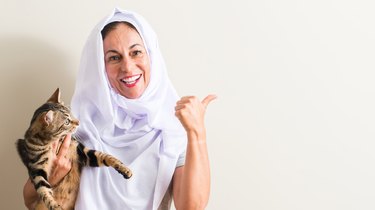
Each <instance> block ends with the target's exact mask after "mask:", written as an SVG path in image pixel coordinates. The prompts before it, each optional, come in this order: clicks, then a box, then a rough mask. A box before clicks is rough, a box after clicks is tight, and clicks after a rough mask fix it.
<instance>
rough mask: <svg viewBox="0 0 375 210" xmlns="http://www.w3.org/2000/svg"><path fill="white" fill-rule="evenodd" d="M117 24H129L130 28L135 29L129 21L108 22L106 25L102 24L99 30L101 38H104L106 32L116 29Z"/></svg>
mask: <svg viewBox="0 0 375 210" xmlns="http://www.w3.org/2000/svg"><path fill="white" fill-rule="evenodd" d="M119 24H125V25H127V26H129V27H130V28H132V29H134V30H135V31H137V29H136V28H135V27H134V26H133V25H132V24H131V23H129V22H125V21H116V22H112V23H108V24H107V25H106V26H104V28H103V30H102V31H101V33H102V39H103V40H104V38H105V37H106V36H107V35H108V33H109V32H111V31H113V30H114V29H116V28H117V26H118V25H119ZM137 32H138V31H137Z"/></svg>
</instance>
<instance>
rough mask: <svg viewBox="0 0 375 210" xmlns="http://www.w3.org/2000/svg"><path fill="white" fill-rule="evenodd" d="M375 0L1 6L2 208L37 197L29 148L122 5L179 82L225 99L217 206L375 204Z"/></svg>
mask: <svg viewBox="0 0 375 210" xmlns="http://www.w3.org/2000/svg"><path fill="white" fill-rule="evenodd" d="M373 2H374V1H371V0H355V1H354V0H352V1H349V0H314V1H312V0H310V1H303V0H302V1H301V0H284V1H278V0H265V1H255V0H248V1H245V0H241V1H240V0H232V1H214V0H207V1H198V0H192V1H171V0H160V1H145V0H137V1H114V0H112V1H99V0H80V1H72V0H69V1H50V0H37V1H25V0H24V1H23V0H14V1H7V2H4V1H3V2H2V5H1V7H0V70H1V79H0V92H1V109H0V112H1V113H0V117H1V120H0V123H1V126H0V129H1V137H2V138H1V141H0V160H1V173H0V174H1V179H0V180H1V187H0V203H1V209H24V207H23V199H22V187H23V185H24V183H25V181H26V177H27V173H26V169H25V167H24V166H23V165H22V164H21V161H20V159H19V157H18V155H17V153H16V149H15V141H16V140H17V139H18V138H22V137H23V134H24V131H25V130H26V128H27V127H28V123H29V121H30V119H31V115H32V113H33V111H34V110H35V109H36V108H37V107H38V106H39V105H40V104H42V103H43V102H44V101H45V100H46V99H47V98H48V97H49V96H50V94H52V92H53V91H54V90H55V89H56V87H60V88H61V90H62V97H63V100H64V101H65V102H66V103H70V99H71V96H72V94H73V90H74V84H75V77H76V73H77V69H78V65H79V59H80V54H81V50H82V48H83V45H84V42H85V40H86V38H87V36H88V34H89V33H90V31H91V29H92V28H93V27H94V25H96V23H97V22H98V21H99V20H101V19H102V18H103V17H104V16H106V15H108V14H109V13H110V12H111V11H112V10H113V8H114V7H115V6H119V7H121V8H123V9H128V10H133V11H137V12H138V13H140V14H141V15H143V16H144V17H145V18H146V19H147V20H148V21H149V22H150V23H151V25H152V26H153V27H154V29H155V31H156V33H157V34H158V37H159V42H160V46H161V49H162V52H163V55H164V58H165V60H166V63H167V67H168V72H169V75H170V78H171V80H172V82H173V83H174V85H175V87H176V89H177V90H178V92H179V94H180V95H181V96H182V95H197V96H199V97H200V98H203V97H204V96H206V95H207V94H209V93H215V94H217V95H218V97H219V98H218V99H217V100H216V101H214V102H212V104H210V105H209V108H208V111H207V115H206V127H207V135H208V144H209V154H210V160H211V168H212V193H211V198H210V203H209V206H208V208H207V209H209V210H228V209H235V210H237V209H244V210H247V209H256V210H301V209H303V210H317V209H319V210H333V209H337V210H349V209H353V210H354V209H355V210H358V209H360V210H366V209H375V202H374V198H375V169H374V163H375V152H374V149H375V141H374V139H375V129H374V128H375V111H374V110H375V83H374V79H375V71H374V70H375V68H374V67H375V62H374V56H375V38H374V37H375V27H374V20H375V13H374V10H375V3H373Z"/></svg>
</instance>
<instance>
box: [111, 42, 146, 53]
mask: <svg viewBox="0 0 375 210" xmlns="http://www.w3.org/2000/svg"><path fill="white" fill-rule="evenodd" d="M136 46H141V47H143V45H141V44H133V45H131V46H130V47H129V50H131V49H132V48H134V47H136ZM108 53H119V52H118V51H117V50H107V52H105V55H106V54H108Z"/></svg>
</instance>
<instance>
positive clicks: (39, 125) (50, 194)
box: [16, 89, 132, 210]
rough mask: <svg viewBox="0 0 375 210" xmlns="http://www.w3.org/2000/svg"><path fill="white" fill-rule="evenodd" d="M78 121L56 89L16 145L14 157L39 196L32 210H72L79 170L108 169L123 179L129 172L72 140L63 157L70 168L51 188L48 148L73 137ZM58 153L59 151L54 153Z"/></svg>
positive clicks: (50, 160) (105, 156)
mask: <svg viewBox="0 0 375 210" xmlns="http://www.w3.org/2000/svg"><path fill="white" fill-rule="evenodd" d="M78 124H79V121H78V120H77V119H74V117H73V116H72V114H71V113H70V110H69V108H68V107H66V106H64V105H63V103H62V102H61V101H60V91H59V89H57V90H56V91H55V92H54V94H53V95H52V96H51V97H50V98H49V99H48V101H47V102H46V103H45V104H43V105H42V106H41V107H39V108H38V109H37V110H36V111H35V113H34V115H33V117H32V119H31V123H30V127H29V128H28V129H27V131H26V133H25V137H24V139H19V140H18V141H17V143H16V144H17V149H18V153H19V155H20V157H21V159H22V161H23V163H24V164H25V166H26V167H27V169H28V173H29V176H30V179H31V181H32V183H33V184H34V187H35V189H36V191H37V193H38V195H39V200H38V203H37V205H36V207H35V209H36V210H40V209H46V207H47V208H48V209H49V210H62V209H64V210H70V209H74V203H75V201H76V197H77V193H78V187H79V179H80V173H81V170H82V167H83V166H91V167H99V166H111V167H113V168H114V169H116V170H117V171H118V172H119V173H120V174H122V175H123V176H124V177H125V178H126V179H128V178H130V177H131V176H132V172H131V171H130V170H129V169H128V168H127V167H126V166H125V165H124V164H123V163H121V162H120V161H119V160H118V159H116V158H114V157H113V156H111V155H108V154H105V153H102V152H99V151H96V150H90V149H88V148H86V147H85V146H83V144H81V143H80V142H78V141H77V140H76V138H75V137H74V136H72V141H71V144H70V146H69V151H68V155H67V157H68V158H70V159H71V161H72V168H71V170H70V172H69V173H68V174H67V175H66V176H65V177H64V179H63V180H62V181H61V182H59V183H58V184H57V186H54V187H52V186H51V185H50V184H49V183H48V177H49V175H50V172H51V168H52V155H53V152H54V151H53V150H52V144H53V143H56V142H59V145H61V144H62V141H63V140H64V138H65V136H66V135H67V134H68V133H73V132H74V131H75V130H76V128H77V127H78ZM57 150H59V149H57Z"/></svg>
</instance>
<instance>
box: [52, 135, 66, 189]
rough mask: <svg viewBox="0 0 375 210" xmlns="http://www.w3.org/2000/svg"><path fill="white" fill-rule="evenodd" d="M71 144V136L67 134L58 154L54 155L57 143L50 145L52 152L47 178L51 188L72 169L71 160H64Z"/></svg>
mask: <svg viewBox="0 0 375 210" xmlns="http://www.w3.org/2000/svg"><path fill="white" fill-rule="evenodd" d="M70 142H71V134H68V135H67V136H66V137H65V139H64V141H63V142H62V144H61V146H60V149H59V151H58V153H57V154H56V152H57V151H56V150H57V148H58V147H57V146H58V142H56V143H55V144H53V145H52V147H53V148H52V149H53V151H54V153H53V154H54V156H53V166H52V171H51V174H50V176H49V180H48V181H49V182H50V184H51V185H52V186H55V185H56V184H58V183H59V182H60V181H61V180H62V179H63V178H64V177H65V176H66V175H67V174H68V173H69V171H70V169H71V167H72V163H71V160H70V159H69V158H66V156H67V153H68V150H69V146H70Z"/></svg>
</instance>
